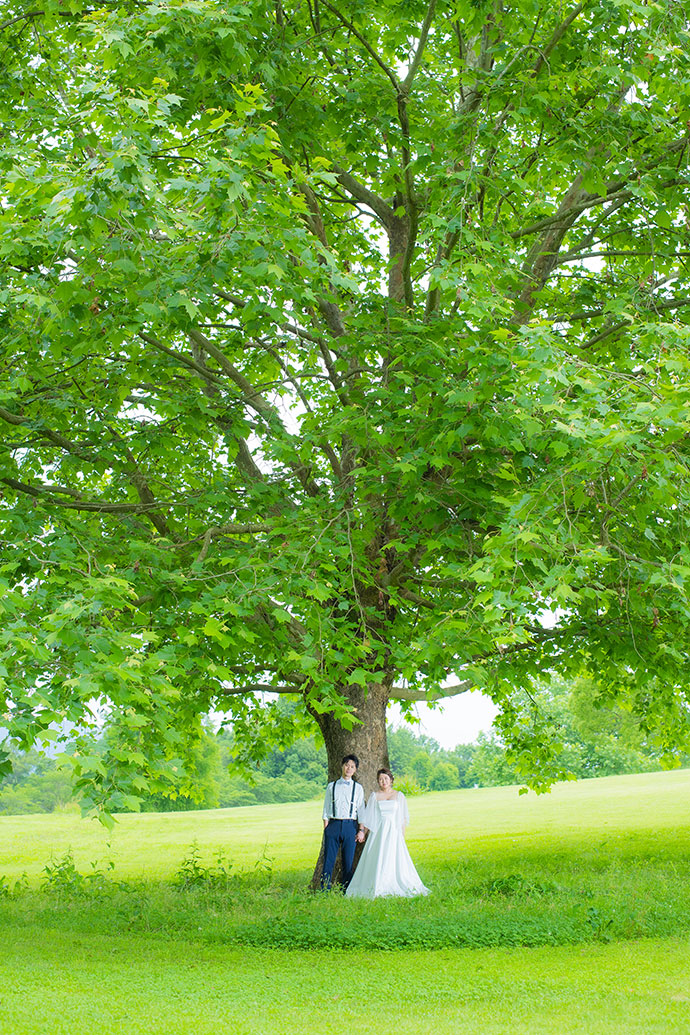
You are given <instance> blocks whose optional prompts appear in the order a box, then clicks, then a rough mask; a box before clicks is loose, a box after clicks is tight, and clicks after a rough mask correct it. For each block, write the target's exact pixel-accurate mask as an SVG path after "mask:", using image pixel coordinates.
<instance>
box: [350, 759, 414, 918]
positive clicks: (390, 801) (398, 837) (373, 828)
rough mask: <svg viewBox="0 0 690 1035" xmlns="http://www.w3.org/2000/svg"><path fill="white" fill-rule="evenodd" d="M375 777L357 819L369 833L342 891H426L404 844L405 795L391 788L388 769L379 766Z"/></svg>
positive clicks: (356, 894) (368, 894)
mask: <svg viewBox="0 0 690 1035" xmlns="http://www.w3.org/2000/svg"><path fill="white" fill-rule="evenodd" d="M376 778H377V780H378V785H379V789H378V791H374V793H373V794H372V795H371V797H370V798H369V801H368V802H367V807H366V810H365V812H364V816H363V817H362V819H361V821H360V822H361V826H362V828H363V829H365V830H367V829H368V830H369V831H370V834H369V837H368V838H367V843H366V844H365V846H364V850H363V852H362V854H361V856H360V860H359V864H358V866H357V869H356V870H355V875H354V877H353V878H352V880H351V881H350V885H349V887H348V889H347V892H346V895H348V896H349V897H350V898H378V897H379V896H382V895H400V896H404V897H407V898H409V897H411V896H412V895H428V894H429V889H428V888H425V887H424V885H423V884H422V882H421V880H420V879H419V874H418V873H417V871H416V869H415V868H414V863H413V862H412V859H411V858H410V853H409V852H408V850H407V845H406V844H405V827H406V826H407V824H408V823H409V819H410V817H409V813H408V811H407V802H406V801H405V795H404V794H403V793H402V791H395V790H393V774H392V772H391V771H390V769H379V771H378V773H377V774H376Z"/></svg>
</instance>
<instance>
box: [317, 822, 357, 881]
mask: <svg viewBox="0 0 690 1035" xmlns="http://www.w3.org/2000/svg"><path fill="white" fill-rule="evenodd" d="M356 835H357V820H356V819H329V821H328V826H327V827H326V829H325V831H324V840H325V842H326V845H325V851H324V859H323V876H322V877H321V887H322V888H330V886H331V880H332V879H333V867H334V866H335V860H336V859H337V858H338V852H339V851H342V859H343V888H347V886H348V884H349V883H350V881H351V880H352V871H353V868H354V862H355V838H356Z"/></svg>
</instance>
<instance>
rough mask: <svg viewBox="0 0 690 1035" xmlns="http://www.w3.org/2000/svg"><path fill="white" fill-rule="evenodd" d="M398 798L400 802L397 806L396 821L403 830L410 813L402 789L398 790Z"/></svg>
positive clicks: (408, 820)
mask: <svg viewBox="0 0 690 1035" xmlns="http://www.w3.org/2000/svg"><path fill="white" fill-rule="evenodd" d="M398 800H399V802H400V804H399V806H398V823H399V824H400V826H401V827H402V829H403V830H404V829H405V827H406V826H407V825H408V823H409V822H410V813H409V811H408V808H407V799H406V797H405V795H404V794H403V792H402V791H398Z"/></svg>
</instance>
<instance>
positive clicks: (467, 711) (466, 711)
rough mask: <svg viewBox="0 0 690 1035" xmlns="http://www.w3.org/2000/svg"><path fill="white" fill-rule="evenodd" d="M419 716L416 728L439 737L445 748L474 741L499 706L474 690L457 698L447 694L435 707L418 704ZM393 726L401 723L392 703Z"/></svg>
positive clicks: (486, 726) (488, 727) (390, 718)
mask: <svg viewBox="0 0 690 1035" xmlns="http://www.w3.org/2000/svg"><path fill="white" fill-rule="evenodd" d="M415 707H416V710H417V714H418V716H419V718H420V720H421V721H420V724H419V725H418V726H413V727H411V728H412V730H413V731H417V732H418V733H425V734H426V735H427V736H428V737H433V738H434V740H437V741H438V742H439V744H440V745H441V747H442V748H454V747H456V746H457V745H458V744H471V743H472V741H474V740H476V739H477V734H478V733H480V732H481V731H482V730H484V731H485V732H488V731H489V730H490V729H491V724H492V722H493V720H494V716H495V715H496V712H497V711H498V709H497V708H496V705H495V704H494V703H493V701H492V700H491V698H490V697H485V696H484V694H482V693H480V692H479V691H478V690H473V691H471V692H469V691H468V692H467V693H464V694H460V695H459V696H458V697H448V698H446V700H445V701H443V702H442V704H440V705H438V706H437V707H436V708H430V707H429V705H427V704H417V705H416V706H415ZM388 718H389V722H391V723H392V725H394V726H398V725H401V724H402V720H401V718H400V711H399V710H398V708H397V707H396V706H395V705H393V706H392V707H391V709H390V711H389V713H388Z"/></svg>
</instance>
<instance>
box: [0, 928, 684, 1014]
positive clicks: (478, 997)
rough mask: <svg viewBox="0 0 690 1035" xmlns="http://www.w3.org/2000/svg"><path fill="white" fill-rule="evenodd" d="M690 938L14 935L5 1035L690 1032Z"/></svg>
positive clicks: (1, 972) (7, 968)
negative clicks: (298, 939)
mask: <svg viewBox="0 0 690 1035" xmlns="http://www.w3.org/2000/svg"><path fill="white" fill-rule="evenodd" d="M689 949H690V942H688V941H687V940H680V939H670V940H668V941H663V942H657V941H645V942H633V943H630V942H624V943H617V944H613V945H606V946H602V945H596V946H587V947H583V946H575V947H570V946H569V947H559V948H553V947H549V948H539V949H491V950H488V949H478V950H470V949H454V950H449V949H446V950H440V951H436V952H410V951H407V952H394V953H381V952H363V953H360V952H352V953H336V952H323V951H322V952H314V951H311V952H300V951H295V952H278V951H276V950H265V949H264V950H262V949H254V948H242V949H231V950H225V949H219V948H217V947H213V948H211V947H208V946H201V947H200V946H198V945H195V944H194V943H193V942H187V941H183V942H179V941H166V942H161V941H160V940H152V939H150V938H142V937H133V936H131V935H129V936H118V937H117V938H112V937H107V936H105V935H87V934H80V935H74V934H64V933H58V932H52V931H51V932H47V931H45V930H43V929H25V930H23V931H21V932H17V931H13V932H9V934H8V933H6V934H5V937H4V944H3V952H2V957H1V958H0V987H1V988H2V992H0V1003H1V1005H2V1010H1V1012H0V1032H1V1033H2V1035H95V1033H98V1035H122V1033H124V1032H126V1033H128V1035H151V1033H161V1035H163V1033H165V1035H187V1033H191V1035H224V1033H226V1032H227V1033H229V1035H230V1033H231V1035H244V1033H248V1035H249V1033H251V1035H275V1033H281V1032H283V1033H286V1035H298V1033H299V1035H302V1033H309V1032H315V1033H318V1035H330V1033H333V1035H342V1033H343V1032H348V1031H352V1032H357V1033H362V1035H368V1033H371V1035H388V1033H395V1035H420V1033H427V1032H434V1033H436V1035H453V1033H465V1032H466V1033H468V1035H499V1033H500V1035H523V1033H524V1035H653V1033H657V1032H658V1033H670V1032H678V1033H683V1035H685V1033H687V1032H688V1031H689V1030H690V975H689V971H688V961H689V956H690V953H689V951H688V950H689Z"/></svg>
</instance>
